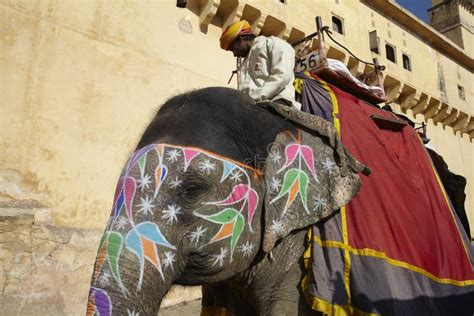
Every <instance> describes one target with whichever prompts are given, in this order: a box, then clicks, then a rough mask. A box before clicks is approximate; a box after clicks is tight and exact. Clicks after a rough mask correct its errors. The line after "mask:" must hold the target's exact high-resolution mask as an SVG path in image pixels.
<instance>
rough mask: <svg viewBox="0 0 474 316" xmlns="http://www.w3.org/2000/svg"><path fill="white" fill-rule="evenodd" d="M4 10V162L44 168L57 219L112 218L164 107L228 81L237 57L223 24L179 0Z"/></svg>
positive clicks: (97, 224) (96, 221)
mask: <svg viewBox="0 0 474 316" xmlns="http://www.w3.org/2000/svg"><path fill="white" fill-rule="evenodd" d="M0 9H1V14H2V21H4V22H3V23H2V24H3V25H2V28H3V30H2V32H3V34H2V49H1V57H0V62H1V64H0V67H1V69H2V81H3V82H4V84H2V89H4V91H2V100H1V101H0V102H1V103H2V106H1V108H0V120H1V123H0V124H1V126H2V150H3V151H4V152H5V153H6V154H5V155H1V157H0V167H1V168H2V169H12V170H17V171H19V172H20V173H22V174H27V173H31V174H32V175H34V176H35V177H36V178H37V179H38V183H37V186H38V187H39V188H40V189H42V190H44V191H46V192H48V195H47V196H45V198H44V199H41V202H43V203H45V204H47V205H49V207H50V208H51V211H52V215H53V219H54V223H55V224H59V225H65V226H74V227H81V228H85V227H92V228H102V227H103V225H104V221H105V220H106V218H107V217H108V210H109V209H110V207H111V205H110V201H111V197H112V194H113V191H114V186H115V181H116V178H117V176H118V175H119V173H120V171H121V167H122V164H123V162H124V161H125V160H126V158H127V155H128V153H129V152H130V151H131V150H133V148H134V146H135V144H136V143H137V141H138V139H139V137H140V134H141V132H142V131H143V130H144V128H145V127H146V124H147V122H148V121H149V120H150V119H151V117H152V116H153V114H154V112H155V110H156V109H157V106H158V105H160V104H162V103H163V102H164V101H165V100H166V99H167V98H169V97H171V96H173V95H175V94H177V93H180V92H184V91H187V90H189V89H193V88H199V87H205V86H213V85H214V86H215V85H225V82H226V80H227V78H228V76H229V75H230V70H231V69H233V66H234V65H233V61H232V57H231V56H228V55H227V54H225V53H224V52H222V53H221V52H220V50H219V49H218V41H217V38H218V35H217V33H220V29H217V28H215V27H209V30H208V32H207V33H209V34H208V35H206V34H205V33H202V32H201V31H200V30H199V28H198V27H197V21H196V19H197V17H196V16H195V15H193V14H192V13H190V12H189V11H187V10H179V9H177V8H176V7H175V4H174V3H173V1H147V2H145V1H141V2H134V3H129V2H127V1H104V2H102V1H95V0H94V1H80V2H68V1H59V2H56V1H33V0H27V1H23V2H21V1H11V2H9V1H7V2H3V4H1V6H0ZM213 33H215V34H214V36H212V35H211V34H213ZM209 35H211V36H209ZM210 56H212V58H210ZM217 65H218V67H217ZM86 214H87V215H86Z"/></svg>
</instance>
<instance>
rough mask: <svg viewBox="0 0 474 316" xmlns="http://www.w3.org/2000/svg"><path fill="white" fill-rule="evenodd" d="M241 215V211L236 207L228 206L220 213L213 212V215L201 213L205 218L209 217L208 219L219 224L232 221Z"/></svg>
mask: <svg viewBox="0 0 474 316" xmlns="http://www.w3.org/2000/svg"><path fill="white" fill-rule="evenodd" d="M237 215H239V212H238V211H237V210H236V209H234V208H226V209H224V210H222V211H220V212H219V213H217V214H212V215H209V216H208V215H199V216H201V217H203V218H205V219H207V220H208V221H211V222H213V223H217V224H227V223H230V222H232V221H233V220H234V219H235V217H236V216H237Z"/></svg>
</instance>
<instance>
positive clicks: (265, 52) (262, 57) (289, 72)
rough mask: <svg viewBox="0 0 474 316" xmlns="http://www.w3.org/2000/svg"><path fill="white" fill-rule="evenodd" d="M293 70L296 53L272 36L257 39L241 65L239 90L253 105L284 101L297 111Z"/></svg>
mask: <svg viewBox="0 0 474 316" xmlns="http://www.w3.org/2000/svg"><path fill="white" fill-rule="evenodd" d="M294 67H295V51H294V49H293V47H291V46H290V44H288V43H287V42H285V41H283V40H282V39H279V38H277V37H274V36H270V37H265V36H258V37H256V38H255V39H254V41H253V43H252V47H251V48H250V52H249V54H248V56H247V57H246V58H245V59H244V60H243V61H242V64H241V68H240V80H239V89H240V90H241V91H242V92H244V93H246V94H248V95H249V96H250V97H251V98H252V99H254V100H255V101H262V100H271V101H272V100H277V99H285V100H288V101H290V102H291V103H292V104H293V106H294V107H295V108H297V109H298V110H299V109H301V104H300V103H298V102H296V101H295V88H294V87H293V81H294V79H295V75H294V72H293V69H294Z"/></svg>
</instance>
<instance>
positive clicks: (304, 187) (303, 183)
mask: <svg viewBox="0 0 474 316" xmlns="http://www.w3.org/2000/svg"><path fill="white" fill-rule="evenodd" d="M298 181H299V184H300V196H301V202H303V206H304V208H305V210H306V212H308V213H309V211H308V198H307V191H308V175H307V174H306V172H304V171H301V172H300V175H299V178H298Z"/></svg>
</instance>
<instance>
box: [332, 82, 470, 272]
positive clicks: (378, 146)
mask: <svg viewBox="0 0 474 316" xmlns="http://www.w3.org/2000/svg"><path fill="white" fill-rule="evenodd" d="M331 88H332V89H333V91H334V93H335V94H336V95H337V100H338V104H339V114H338V117H339V119H340V124H341V138H342V142H343V143H344V145H345V146H346V147H347V149H348V150H349V152H350V153H351V154H352V155H354V157H356V158H357V159H358V160H359V161H361V162H362V163H364V164H365V165H367V166H369V167H370V168H371V169H372V174H371V175H370V176H368V177H367V176H364V175H361V178H362V188H361V190H360V192H359V193H358V195H357V196H356V198H354V199H353V200H352V201H351V202H350V204H349V205H348V206H347V208H346V210H347V211H346V212H347V232H348V240H349V245H350V246H351V247H352V248H355V249H364V248H365V249H373V250H376V251H379V252H382V253H384V254H385V255H386V257H388V258H390V259H394V260H398V261H401V262H404V263H408V264H410V265H412V266H414V267H418V268H421V269H423V270H425V271H426V272H428V273H430V274H432V275H433V276H435V277H437V278H443V279H444V278H446V279H452V280H458V281H463V280H474V272H473V266H472V264H471V262H470V259H469V256H470V254H469V253H470V249H469V248H468V247H470V246H468V245H466V244H465V242H463V237H462V234H461V232H460V230H459V228H458V227H457V223H456V220H455V218H454V215H453V211H452V210H451V209H450V206H449V202H447V199H446V198H445V195H444V193H443V189H442V188H441V185H440V183H439V182H438V179H437V176H436V172H435V171H434V168H433V167H432V164H431V161H430V159H429V157H428V155H427V153H426V151H425V149H424V147H423V145H422V143H421V141H420V139H419V137H418V135H417V134H416V132H415V130H414V129H413V128H411V127H410V126H408V125H407V126H406V127H404V128H403V129H402V130H401V131H392V130H387V129H381V128H379V127H378V126H377V125H376V124H375V122H374V121H373V120H372V119H371V118H370V115H371V114H376V115H379V116H386V117H389V118H393V117H394V116H393V114H392V113H388V112H385V111H382V110H380V109H378V108H375V107H372V106H369V105H367V104H366V103H365V102H363V101H361V100H359V99H357V98H355V97H353V96H351V95H349V94H347V93H345V92H342V91H341V90H339V89H338V88H336V87H333V86H331Z"/></svg>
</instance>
